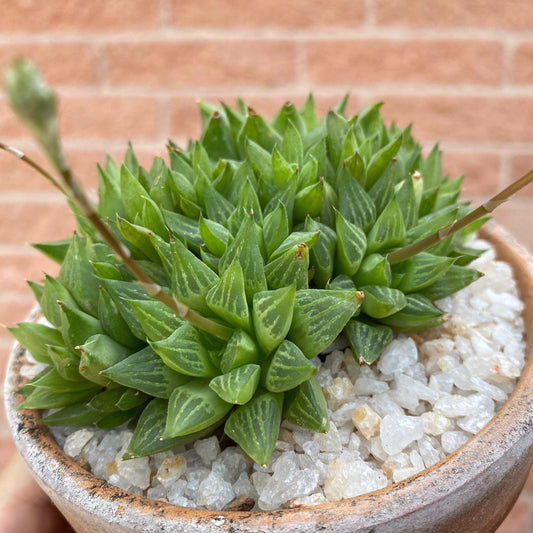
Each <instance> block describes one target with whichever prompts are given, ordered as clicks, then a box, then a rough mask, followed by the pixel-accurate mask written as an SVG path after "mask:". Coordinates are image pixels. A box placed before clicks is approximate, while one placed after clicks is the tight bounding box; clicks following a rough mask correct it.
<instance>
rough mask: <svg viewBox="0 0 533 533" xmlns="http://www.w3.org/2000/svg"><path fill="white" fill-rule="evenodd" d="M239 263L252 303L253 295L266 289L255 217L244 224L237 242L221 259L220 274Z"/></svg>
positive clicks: (236, 237) (249, 218)
mask: <svg viewBox="0 0 533 533" xmlns="http://www.w3.org/2000/svg"><path fill="white" fill-rule="evenodd" d="M234 262H235V263H238V264H239V265H240V267H241V269H242V273H243V276H244V286H245V291H246V299H247V300H248V301H249V302H251V301H252V297H253V295H254V294H255V293H256V292H258V291H262V290H265V289H266V279H265V271H264V267H263V257H262V255H261V250H260V248H259V245H258V243H257V233H256V227H255V221H254V217H253V216H248V217H247V219H246V220H245V221H244V222H243V223H242V225H241V228H240V230H239V232H238V233H237V235H236V236H235V240H234V241H233V242H232V243H231V244H230V245H229V246H228V248H227V249H226V251H225V252H224V255H223V256H222V257H221V258H220V264H219V269H220V274H221V275H222V274H224V272H225V271H226V270H227V269H228V268H230V266H231V265H232V263H234Z"/></svg>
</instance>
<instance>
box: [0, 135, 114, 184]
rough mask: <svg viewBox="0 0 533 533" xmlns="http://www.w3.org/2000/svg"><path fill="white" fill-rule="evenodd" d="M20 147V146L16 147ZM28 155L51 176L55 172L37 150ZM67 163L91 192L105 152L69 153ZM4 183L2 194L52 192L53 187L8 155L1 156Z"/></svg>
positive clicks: (2, 154) (71, 150)
mask: <svg viewBox="0 0 533 533" xmlns="http://www.w3.org/2000/svg"><path fill="white" fill-rule="evenodd" d="M15 145H16V143H15ZM24 153H25V154H26V155H27V156H28V157H30V158H31V159H32V160H33V161H35V162H37V163H38V164H39V165H41V166H42V167H43V168H46V169H47V170H48V171H49V172H52V168H51V167H50V164H49V163H48V161H47V159H46V157H45V156H44V155H43V154H42V152H40V151H38V150H37V149H32V150H25V151H24ZM66 154H67V159H68V160H69V162H70V165H71V168H72V169H73V171H74V173H75V174H76V176H77V177H78V179H79V180H80V181H81V182H82V183H83V184H84V185H85V186H86V187H88V188H95V187H96V184H97V181H98V175H97V168H96V163H98V162H100V163H103V162H105V156H104V152H103V150H102V151H99V150H73V149H70V150H66ZM0 167H1V168H2V179H1V180H0V191H8V190H11V191H30V190H43V191H51V190H53V189H52V185H50V183H49V182H48V181H47V180H45V179H44V178H43V177H42V176H41V175H40V174H38V173H37V172H36V171H35V170H33V169H32V168H31V167H29V166H28V165H26V164H24V163H23V162H21V161H20V160H19V159H17V158H16V157H13V156H12V155H10V154H7V153H6V152H0Z"/></svg>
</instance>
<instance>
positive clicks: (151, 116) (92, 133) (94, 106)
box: [0, 96, 159, 144]
mask: <svg viewBox="0 0 533 533" xmlns="http://www.w3.org/2000/svg"><path fill="white" fill-rule="evenodd" d="M59 116H60V130H61V134H62V136H63V138H69V137H70V138H78V139H84V140H87V139H122V140H124V143H125V144H126V142H127V140H128V139H130V138H137V139H146V138H151V137H155V136H156V135H157V134H158V128H159V103H158V101H157V100H156V99H155V98H150V97H129V96H123V97H121V96H92V97H91V96H88V97H81V96H80V97H76V96H71V97H60V100H59ZM29 137H30V133H29V130H28V129H27V128H26V127H25V126H24V125H22V124H21V123H20V121H19V120H18V119H17V117H16V116H15V114H14V113H13V111H12V110H11V109H10V108H9V105H8V104H7V102H6V101H5V100H0V138H4V139H8V138H9V139H18V138H20V139H28V138H29Z"/></svg>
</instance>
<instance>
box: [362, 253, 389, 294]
mask: <svg viewBox="0 0 533 533" xmlns="http://www.w3.org/2000/svg"><path fill="white" fill-rule="evenodd" d="M353 280H354V283H355V284H356V285H357V286H359V287H361V286H363V285H383V286H385V287H388V286H390V284H391V281H392V272H391V267H390V264H389V262H388V261H387V258H386V257H384V256H383V255H381V254H370V255H367V256H366V257H365V258H364V259H363V261H362V263H361V265H360V267H359V269H358V270H357V273H356V274H355V276H354V278H353Z"/></svg>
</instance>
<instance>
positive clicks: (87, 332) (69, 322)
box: [52, 302, 104, 348]
mask: <svg viewBox="0 0 533 533" xmlns="http://www.w3.org/2000/svg"><path fill="white" fill-rule="evenodd" d="M59 305H60V307H61V332H62V334H63V339H64V342H65V344H66V345H67V346H71V347H74V348H75V347H77V346H79V345H80V344H83V343H84V342H85V341H86V340H87V339H88V338H89V337H92V336H93V335H97V334H100V333H103V332H104V330H103V328H102V323H101V322H100V320H98V319H97V318H94V317H93V316H92V315H88V314H87V313H84V312H83V311H80V310H78V309H75V308H71V307H69V306H68V305H67V304H65V303H64V302H60V303H59ZM52 344H57V343H52Z"/></svg>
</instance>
